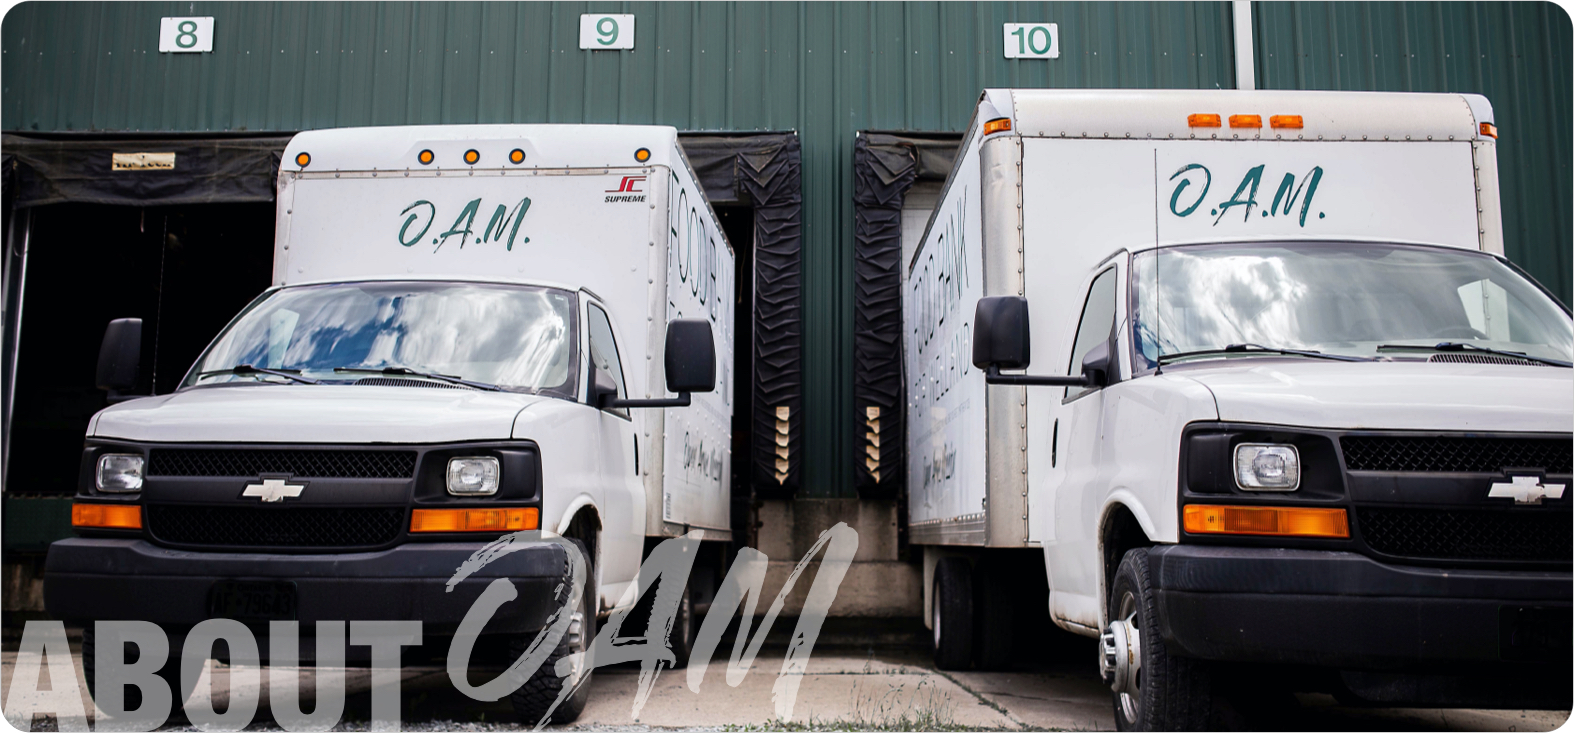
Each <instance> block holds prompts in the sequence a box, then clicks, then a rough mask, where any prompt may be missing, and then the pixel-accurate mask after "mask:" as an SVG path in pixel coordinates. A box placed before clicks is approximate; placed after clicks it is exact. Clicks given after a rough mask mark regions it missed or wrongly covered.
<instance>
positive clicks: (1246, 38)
mask: <svg viewBox="0 0 1574 733" xmlns="http://www.w3.org/2000/svg"><path fill="white" fill-rule="evenodd" d="M1230 5H1231V8H1232V10H1233V11H1234V12H1233V15H1234V16H1235V88H1236V89H1256V88H1257V66H1256V61H1257V53H1256V48H1255V44H1254V43H1253V40H1254V39H1253V38H1252V3H1251V0H1233V2H1231V3H1230Z"/></svg>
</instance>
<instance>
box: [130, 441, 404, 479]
mask: <svg viewBox="0 0 1574 733" xmlns="http://www.w3.org/2000/svg"><path fill="white" fill-rule="evenodd" d="M265 473H282V474H288V475H290V476H293V477H299V478H381V479H407V478H410V477H411V476H414V475H415V451H412V450H305V449H213V448H154V449H153V450H152V451H149V455H148V475H149V476H224V477H236V478H255V477H257V476H260V475H262V474H265Z"/></svg>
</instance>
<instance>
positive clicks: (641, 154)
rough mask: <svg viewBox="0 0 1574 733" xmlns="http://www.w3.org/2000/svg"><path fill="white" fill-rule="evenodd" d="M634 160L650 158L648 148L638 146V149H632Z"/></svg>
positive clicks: (640, 160) (641, 160)
mask: <svg viewBox="0 0 1574 733" xmlns="http://www.w3.org/2000/svg"><path fill="white" fill-rule="evenodd" d="M634 160H637V161H639V162H641V163H643V162H645V161H647V160H650V148H640V149H639V150H636V151H634Z"/></svg>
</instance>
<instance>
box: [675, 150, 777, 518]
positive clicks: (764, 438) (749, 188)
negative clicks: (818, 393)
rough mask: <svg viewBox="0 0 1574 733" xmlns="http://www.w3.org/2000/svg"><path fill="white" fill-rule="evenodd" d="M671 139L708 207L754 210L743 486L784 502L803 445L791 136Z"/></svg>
mask: <svg viewBox="0 0 1574 733" xmlns="http://www.w3.org/2000/svg"><path fill="white" fill-rule="evenodd" d="M679 138H680V140H681V142H682V143H683V153H684V155H687V156H688V158H689V164H690V165H692V166H693V167H694V172H695V175H697V176H698V177H699V182H700V185H701V186H702V187H704V189H705V196H706V198H708V199H710V202H711V203H712V204H748V205H750V206H753V207H754V308H753V311H754V345H753V348H754V378H753V379H752V380H750V383H751V384H752V385H753V389H754V415H753V416H752V418H751V419H752V420H753V426H752V427H753V431H752V434H753V445H751V446H749V456H748V460H749V463H750V466H751V480H750V483H751V484H752V485H753V487H754V493H755V495H756V496H757V497H760V498H765V499H785V498H791V497H792V495H793V493H795V492H796V491H797V490H798V485H799V479H800V477H801V476H802V465H803V462H802V460H801V459H800V457H799V456H800V446H802V445H803V307H802V295H801V294H802V292H803V271H802V267H801V264H800V263H801V262H802V259H803V256H802V253H803V183H802V163H801V161H802V156H801V154H800V150H801V148H800V146H799V142H798V134H797V133H791V132H789V133H761V134H747V133H683V134H681V135H680V136H679ZM740 310H742V309H740ZM734 460H737V459H736V458H735V459H734Z"/></svg>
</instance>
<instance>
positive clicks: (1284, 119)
mask: <svg viewBox="0 0 1574 733" xmlns="http://www.w3.org/2000/svg"><path fill="white" fill-rule="evenodd" d="M1268 126H1269V127H1272V128H1273V129H1275V130H1299V129H1301V127H1302V126H1303V125H1302V124H1301V116H1300V115H1274V116H1272V117H1269V118H1268Z"/></svg>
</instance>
